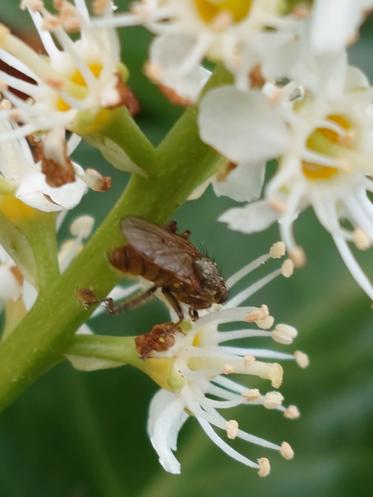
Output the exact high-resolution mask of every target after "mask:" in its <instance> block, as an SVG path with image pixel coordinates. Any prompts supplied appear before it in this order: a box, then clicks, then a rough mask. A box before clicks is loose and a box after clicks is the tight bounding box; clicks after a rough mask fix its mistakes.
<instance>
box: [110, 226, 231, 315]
mask: <svg viewBox="0 0 373 497" xmlns="http://www.w3.org/2000/svg"><path fill="white" fill-rule="evenodd" d="M121 230H122V233H123V235H124V236H125V237H126V239H127V242H128V244H127V245H123V246H121V247H118V248H116V249H115V250H114V251H113V252H112V253H111V254H110V255H109V260H110V262H111V264H112V265H113V266H114V267H115V268H117V269H119V270H120V271H122V272H123V273H126V274H131V275H135V276H143V277H144V278H145V279H147V280H149V281H152V282H153V283H154V285H153V286H151V287H150V288H149V289H148V290H146V291H145V292H144V293H142V294H141V295H139V296H136V297H135V298H134V299H132V300H129V301H127V302H124V303H118V304H115V303H113V302H112V301H110V299H108V300H107V308H108V311H109V312H111V313H117V312H120V311H122V310H125V309H129V308H131V307H134V306H136V305H139V304H141V303H143V302H144V301H145V300H146V299H147V298H149V297H150V296H151V295H152V294H153V293H154V292H155V291H156V290H157V289H158V288H160V289H161V290H162V292H163V294H164V296H165V297H166V298H167V300H168V301H169V303H170V304H171V306H172V307H173V309H174V310H175V311H176V313H177V315H178V317H179V320H180V321H181V320H182V319H183V318H184V314H183V310H182V307H181V305H180V303H184V304H187V305H188V306H189V314H190V316H191V317H192V319H194V320H195V319H197V318H198V310H199V309H207V308H209V307H210V306H211V305H212V304H213V303H217V304H220V303H223V302H225V300H226V299H227V297H228V290H227V287H226V285H225V282H224V280H223V278H222V277H221V276H220V274H219V270H218V267H217V265H216V263H215V262H214V261H212V260H211V259H210V258H209V257H207V256H206V255H203V254H202V253H201V252H200V251H199V250H198V249H197V248H196V247H195V246H194V245H193V244H192V243H191V242H190V241H189V240H188V238H189V235H190V232H189V231H186V232H184V233H183V234H181V235H179V234H177V232H176V230H177V225H176V222H172V223H171V224H170V225H169V226H167V227H166V228H163V227H161V226H158V225H156V224H153V223H150V222H149V221H146V220H145V219H141V218H138V217H133V216H130V217H126V218H124V219H123V220H122V222H121Z"/></svg>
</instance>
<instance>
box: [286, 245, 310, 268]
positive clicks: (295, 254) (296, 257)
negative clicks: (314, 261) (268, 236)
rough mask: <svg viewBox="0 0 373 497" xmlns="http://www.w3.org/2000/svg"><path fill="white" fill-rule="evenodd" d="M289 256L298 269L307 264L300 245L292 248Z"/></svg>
mask: <svg viewBox="0 0 373 497" xmlns="http://www.w3.org/2000/svg"><path fill="white" fill-rule="evenodd" d="M289 255H290V258H291V260H292V261H293V262H294V266H295V267H296V268H300V267H303V266H304V265H305V264H306V262H307V258H306V254H305V252H304V250H303V249H302V247H299V246H298V245H297V246H295V247H293V248H292V250H291V251H290V252H289Z"/></svg>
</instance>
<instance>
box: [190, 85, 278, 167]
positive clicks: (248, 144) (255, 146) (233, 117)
mask: <svg viewBox="0 0 373 497" xmlns="http://www.w3.org/2000/svg"><path fill="white" fill-rule="evenodd" d="M199 129H200V134H201V138H202V140H203V141H205V142H206V143H208V144H209V145H211V146H212V147H214V148H216V149H217V150H218V151H219V152H221V153H222V154H223V155H225V156H226V157H227V158H228V159H230V160H231V161H233V162H245V163H255V162H260V161H266V160H268V159H271V158H274V157H276V156H277V155H279V154H280V153H281V152H282V151H283V150H284V148H285V147H286V144H287V138H288V135H287V129H286V125H285V123H284V121H283V119H282V115H281V113H280V110H279V109H278V108H277V109H276V108H274V107H272V106H271V105H270V103H269V102H268V100H267V99H266V97H265V96H264V95H263V94H262V93H260V92H259V91H249V92H242V91H239V90H237V89H236V88H234V87H233V86H224V87H221V88H218V89H216V90H212V91H210V92H208V93H207V95H206V96H205V97H204V98H203V99H202V101H201V107H200V114H199Z"/></svg>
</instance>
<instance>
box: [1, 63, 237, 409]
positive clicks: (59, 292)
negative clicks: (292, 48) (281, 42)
mask: <svg viewBox="0 0 373 497" xmlns="http://www.w3.org/2000/svg"><path fill="white" fill-rule="evenodd" d="M225 81H227V74H226V73H224V72H223V73H218V75H217V76H216V77H215V78H214V80H213V81H212V83H211V84H216V85H218V84H222V83H223V82H225ZM122 138H123V140H124V139H125V135H123V137H122ZM156 160H157V163H158V171H159V175H157V176H156V177H154V178H151V179H149V180H147V179H144V178H141V177H140V176H134V177H133V178H132V179H131V181H130V183H129V185H128V187H127V189H126V191H125V192H124V193H123V194H122V196H121V197H120V198H119V200H118V202H117V203H116V205H115V206H114V207H113V209H112V211H111V213H110V214H109V215H108V217H107V218H106V219H105V221H104V222H103V223H102V225H101V226H100V228H99V229H98V230H97V231H96V233H95V234H94V236H93V237H92V238H91V240H90V241H89V243H88V244H87V245H86V247H85V248H84V250H83V251H82V252H81V253H80V254H79V256H78V257H77V258H76V259H75V261H74V262H73V263H72V264H71V266H70V267H69V268H68V269H67V270H66V272H65V273H64V274H63V275H62V276H61V277H60V278H58V279H57V280H56V281H55V282H54V284H52V285H51V286H50V288H49V291H48V293H44V294H40V297H39V299H38V301H37V302H36V304H35V305H34V307H33V308H32V309H31V311H30V312H29V313H28V314H27V316H26V317H25V319H24V320H23V321H22V322H21V323H20V324H19V326H18V327H17V328H16V329H15V330H14V331H13V332H12V333H11V335H10V336H9V337H8V338H7V339H6V340H5V341H4V342H3V343H2V344H1V345H0V409H2V408H4V407H5V406H6V405H8V404H9V403H10V402H11V401H12V400H13V399H14V398H16V396H17V395H19V394H20V393H21V392H22V391H23V390H24V389H25V388H26V386H28V385H29V384H31V383H32V382H33V381H35V380H36V378H37V377H38V376H39V375H40V374H42V373H43V372H45V371H46V370H47V369H48V368H50V367H51V366H53V364H55V363H56V362H58V361H59V360H60V357H61V355H63V353H64V352H65V351H66V348H67V347H68V345H69V343H70V341H71V338H72V336H73V335H74V333H75V331H76V330H77V329H78V328H79V326H80V325H81V324H83V323H84V322H85V321H86V320H87V319H88V317H89V315H90V314H91V312H93V308H92V309H90V310H89V311H87V310H85V309H84V308H83V307H82V305H81V303H80V302H79V300H78V299H77V298H76V291H77V289H79V288H91V289H92V290H93V291H94V292H95V293H96V295H97V296H98V297H103V296H105V295H107V293H108V292H109V291H110V290H111V288H112V287H113V286H114V285H115V284H116V283H117V282H118V280H119V279H120V275H119V274H118V273H117V272H116V271H114V269H113V268H112V267H111V266H110V264H109V262H108V259H107V253H108V252H110V251H111V250H112V249H113V248H114V247H116V246H118V245H120V244H122V243H123V238H122V235H121V233H120V230H119V223H120V220H121V219H122V218H123V217H125V216H128V215H137V216H143V217H144V218H147V219H149V220H151V221H155V222H158V223H165V222H166V221H167V220H168V219H169V217H170V216H171V214H172V213H173V211H174V210H175V209H176V208H177V207H178V206H179V205H180V204H182V203H183V202H184V201H185V199H186V198H187V197H188V196H189V195H190V194H191V192H192V191H193V190H194V189H195V188H196V187H197V186H199V185H200V184H201V183H202V182H203V181H204V180H205V179H206V178H207V177H208V176H210V175H211V174H213V173H214V171H215V168H216V166H217V164H218V162H219V160H218V156H217V155H216V154H215V152H213V151H212V150H211V149H210V148H209V147H207V146H206V145H204V144H203V143H201V141H200V140H199V137H198V129H197V123H196V109H194V108H191V109H189V110H188V111H186V112H185V114H184V115H183V116H182V118H181V119H180V120H179V122H178V123H177V124H176V125H175V126H174V128H173V129H172V130H171V131H170V133H169V135H168V136H167V137H166V139H165V140H164V141H163V142H162V144H161V145H160V147H159V150H158V151H157V154H156Z"/></svg>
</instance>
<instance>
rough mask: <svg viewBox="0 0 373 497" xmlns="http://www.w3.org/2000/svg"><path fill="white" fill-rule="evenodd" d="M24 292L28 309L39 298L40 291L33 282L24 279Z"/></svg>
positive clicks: (24, 299)
mask: <svg viewBox="0 0 373 497" xmlns="http://www.w3.org/2000/svg"><path fill="white" fill-rule="evenodd" d="M22 293H23V302H24V304H25V307H26V309H27V310H30V309H31V307H32V306H33V305H34V303H35V301H36V299H37V296H38V292H37V290H36V288H35V287H34V286H33V285H31V283H29V282H28V281H27V280H24V281H23V290H22Z"/></svg>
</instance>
